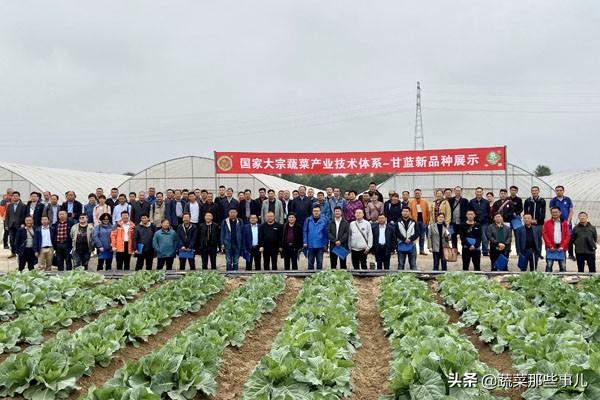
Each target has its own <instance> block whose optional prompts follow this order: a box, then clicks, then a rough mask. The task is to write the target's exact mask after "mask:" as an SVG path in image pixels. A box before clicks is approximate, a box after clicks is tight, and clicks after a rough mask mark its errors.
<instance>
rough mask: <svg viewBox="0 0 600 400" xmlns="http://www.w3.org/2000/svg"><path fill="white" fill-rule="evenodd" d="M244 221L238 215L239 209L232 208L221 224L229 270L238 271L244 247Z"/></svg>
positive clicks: (222, 247)
mask: <svg viewBox="0 0 600 400" xmlns="http://www.w3.org/2000/svg"><path fill="white" fill-rule="evenodd" d="M242 226H243V222H242V220H241V219H239V218H238V217H237V210H236V209H235V208H231V209H230V210H229V211H228V217H227V218H225V220H224V221H223V223H222V224H221V249H222V250H223V252H224V253H225V268H226V269H227V271H237V270H238V264H239V260H240V252H241V249H242Z"/></svg>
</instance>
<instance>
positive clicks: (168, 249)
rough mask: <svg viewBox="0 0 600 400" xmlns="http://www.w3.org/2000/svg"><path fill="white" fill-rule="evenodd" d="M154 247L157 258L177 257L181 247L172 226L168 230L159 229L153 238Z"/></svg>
mask: <svg viewBox="0 0 600 400" xmlns="http://www.w3.org/2000/svg"><path fill="white" fill-rule="evenodd" d="M152 247H154V251H156V257H157V258H166V257H175V254H176V253H177V249H178V248H179V240H178V239H177V233H176V232H175V231H174V230H173V229H171V228H169V230H168V231H166V232H165V231H164V230H163V229H159V230H157V231H156V232H155V233H154V238H152Z"/></svg>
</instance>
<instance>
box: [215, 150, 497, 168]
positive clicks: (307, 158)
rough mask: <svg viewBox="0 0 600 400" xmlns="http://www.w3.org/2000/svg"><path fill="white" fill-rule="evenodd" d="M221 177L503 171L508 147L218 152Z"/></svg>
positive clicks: (216, 161)
mask: <svg viewBox="0 0 600 400" xmlns="http://www.w3.org/2000/svg"><path fill="white" fill-rule="evenodd" d="M215 168H216V172H217V174H259V173H260V174H370V173H394V172H395V173H413V172H456V171H500V170H502V171H503V170H504V169H505V168H506V148H505V147H479V148H466V149H444V150H410V151H372V152H353V153H246V152H215Z"/></svg>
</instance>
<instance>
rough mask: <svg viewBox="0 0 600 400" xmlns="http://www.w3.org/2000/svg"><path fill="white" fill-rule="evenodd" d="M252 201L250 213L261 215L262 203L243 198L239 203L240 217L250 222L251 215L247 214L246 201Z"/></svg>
mask: <svg viewBox="0 0 600 400" xmlns="http://www.w3.org/2000/svg"><path fill="white" fill-rule="evenodd" d="M248 201H249V202H250V214H251V215H252V214H254V215H256V216H257V217H260V205H259V204H258V203H257V202H256V201H255V200H246V199H244V200H242V201H240V204H239V205H238V217H239V218H240V219H241V220H242V221H244V222H248V218H249V217H250V215H246V203H247V202H248Z"/></svg>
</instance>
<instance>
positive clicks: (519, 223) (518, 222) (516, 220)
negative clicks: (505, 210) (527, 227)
mask: <svg viewBox="0 0 600 400" xmlns="http://www.w3.org/2000/svg"><path fill="white" fill-rule="evenodd" d="M510 225H511V226H512V229H513V231H516V230H517V229H519V228H520V227H522V226H523V221H522V220H521V217H515V218H513V219H512V221H510Z"/></svg>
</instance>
